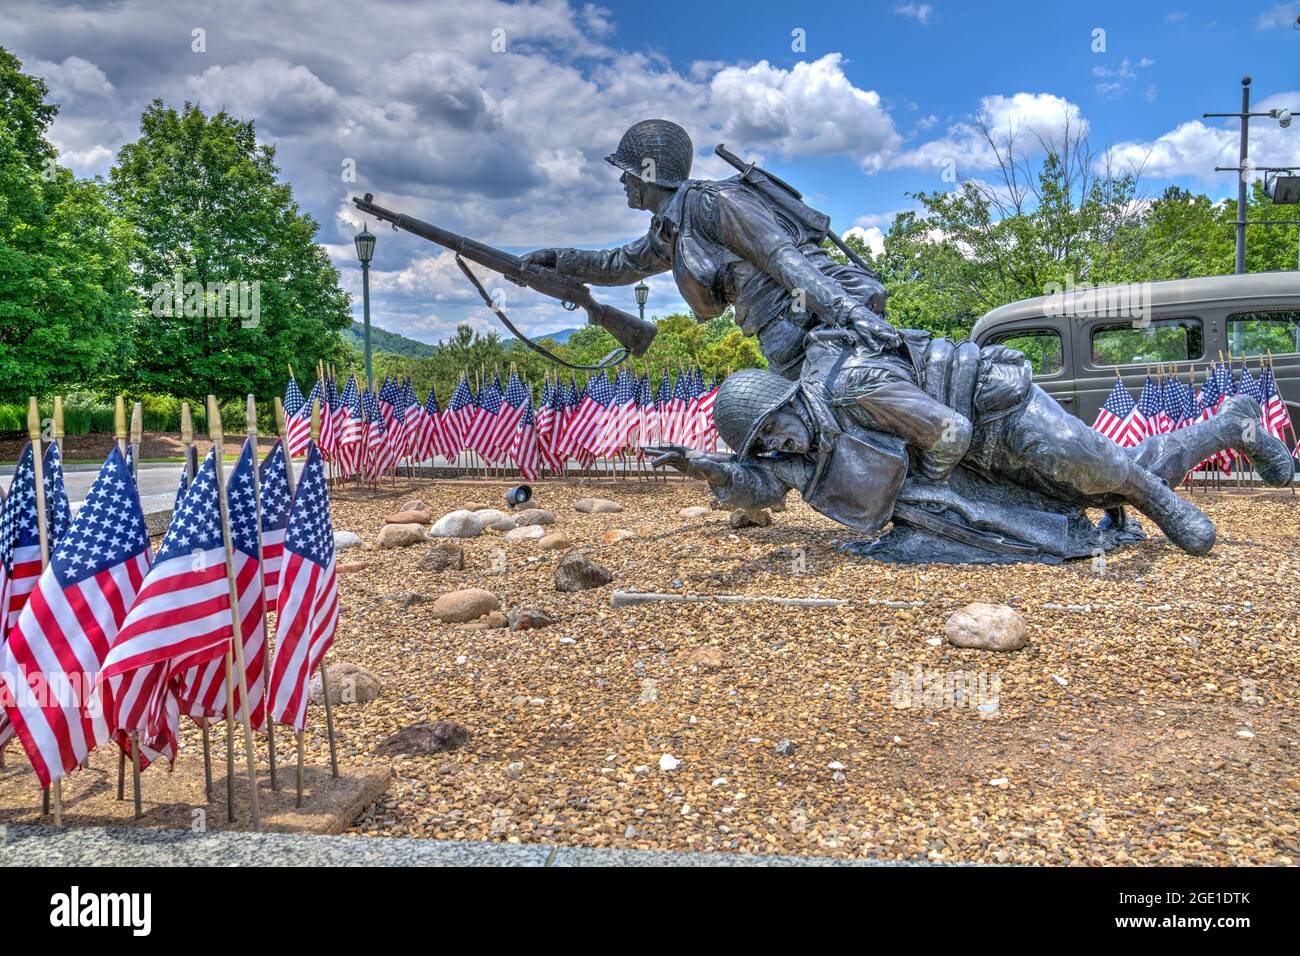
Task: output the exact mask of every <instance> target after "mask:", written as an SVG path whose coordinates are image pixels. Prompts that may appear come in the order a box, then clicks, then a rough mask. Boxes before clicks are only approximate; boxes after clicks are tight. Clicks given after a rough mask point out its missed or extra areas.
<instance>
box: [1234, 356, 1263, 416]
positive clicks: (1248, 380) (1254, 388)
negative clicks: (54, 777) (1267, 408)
mask: <svg viewBox="0 0 1300 956" xmlns="http://www.w3.org/2000/svg"><path fill="white" fill-rule="evenodd" d="M1237 394H1238V395H1249V396H1250V397H1251V398H1253V399H1254V400H1255V401H1257V402H1259V404H1260V406H1261V407H1263V405H1264V393H1263V392H1262V391H1260V388H1259V382H1258V381H1257V380H1256V379H1255V376H1254V375H1252V374H1250V366H1249V365H1247V364H1246V363H1245V362H1242V363H1241V375H1240V376H1239V377H1238V379H1237Z"/></svg>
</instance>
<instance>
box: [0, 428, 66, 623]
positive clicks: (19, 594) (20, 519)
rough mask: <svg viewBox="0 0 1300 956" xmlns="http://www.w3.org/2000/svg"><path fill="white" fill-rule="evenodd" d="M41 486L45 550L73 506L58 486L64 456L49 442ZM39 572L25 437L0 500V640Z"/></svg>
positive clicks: (54, 542)
mask: <svg viewBox="0 0 1300 956" xmlns="http://www.w3.org/2000/svg"><path fill="white" fill-rule="evenodd" d="M41 464H42V469H43V470H42V475H41V477H42V479H43V481H42V482H41V484H42V486H43V488H44V490H45V531H46V541H47V542H48V543H49V549H50V551H53V550H54V547H55V545H57V544H58V542H59V540H60V539H61V538H62V537H63V535H64V534H65V533H66V532H67V530H68V526H69V525H70V524H71V522H72V507H71V505H69V503H68V492H67V490H66V489H65V488H64V486H63V459H62V458H61V457H60V455H59V446H58V445H56V444H54V443H53V442H51V443H50V444H49V445H47V446H46V448H45V452H44V454H42V455H41ZM40 575H41V537H40V530H39V524H38V520H37V514H36V470H35V457H34V455H33V453H32V445H31V443H30V442H28V443H27V445H26V446H25V447H24V448H23V453H22V455H20V456H19V458H18V467H17V468H16V469H15V470H14V478H13V481H12V482H11V483H10V485H9V496H8V497H7V498H6V499H5V500H4V502H3V505H0V642H3V640H4V636H5V634H7V633H8V631H9V629H10V628H11V627H13V626H14V625H15V624H16V623H17V622H18V615H19V612H21V611H22V609H23V605H24V604H26V603H27V597H28V595H30V594H31V593H32V589H33V588H35V587H36V580H37V578H39V577H40Z"/></svg>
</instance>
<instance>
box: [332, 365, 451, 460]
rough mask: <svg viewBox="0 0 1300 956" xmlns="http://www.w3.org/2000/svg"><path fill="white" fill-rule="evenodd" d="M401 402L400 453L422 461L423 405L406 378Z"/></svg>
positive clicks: (424, 420) (424, 421)
mask: <svg viewBox="0 0 1300 956" xmlns="http://www.w3.org/2000/svg"><path fill="white" fill-rule="evenodd" d="M402 402H403V405H404V409H405V411H404V415H403V428H402V453H403V454H404V455H406V458H407V460H408V461H411V462H415V461H421V460H423V455H421V454H420V451H421V442H423V441H424V432H425V423H426V421H427V420H426V419H425V417H424V405H423V404H421V402H420V400H419V398H417V397H416V395H415V386H414V385H412V384H411V380H410V378H407V380H406V384H405V385H404V386H403V388H402ZM324 456H325V449H324V448H322V449H321V457H324Z"/></svg>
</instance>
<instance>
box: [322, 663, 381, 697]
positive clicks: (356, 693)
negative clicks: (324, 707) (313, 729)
mask: <svg viewBox="0 0 1300 956" xmlns="http://www.w3.org/2000/svg"><path fill="white" fill-rule="evenodd" d="M327 670H328V674H329V685H330V703H331V704H368V703H370V701H372V700H374V699H375V698H376V697H378V696H379V694H380V692H381V691H382V690H383V688H382V687H381V686H380V683H379V678H378V677H376V676H375V675H374V674H372V673H370V671H368V670H366V669H365V668H364V667H358V666H357V665H356V664H331V665H330V666H329V667H328V668H327ZM322 686H323V685H322V684H321V679H320V672H319V671H318V672H317V673H316V674H315V676H313V677H312V679H311V686H310V689H309V691H308V693H309V694H310V695H311V700H312V703H315V704H322V703H324V702H325V694H324V692H323V691H322Z"/></svg>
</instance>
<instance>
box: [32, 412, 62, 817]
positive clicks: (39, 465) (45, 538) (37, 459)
mask: <svg viewBox="0 0 1300 956" xmlns="http://www.w3.org/2000/svg"><path fill="white" fill-rule="evenodd" d="M27 437H28V438H30V439H31V442H32V470H33V475H32V482H33V484H34V485H35V491H36V531H37V535H38V537H39V538H40V542H41V573H42V574H43V573H44V572H45V569H46V568H47V567H48V566H49V563H50V530H49V522H48V521H47V518H46V513H45V462H44V461H43V460H42V457H41V413H40V409H39V408H38V407H37V405H36V396H34V395H33V396H32V397H31V398H29V399H28V400H27ZM44 794H45V796H43V797H42V800H45V799H47V798H51V799H52V806H51V808H50V809H51V810H52V812H53V815H54V825H55V826H56V827H61V826H63V780H62V779H58V780H55V781H54V782H53V783H52V784H51V785H50V786H49V787H46V788H44Z"/></svg>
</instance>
